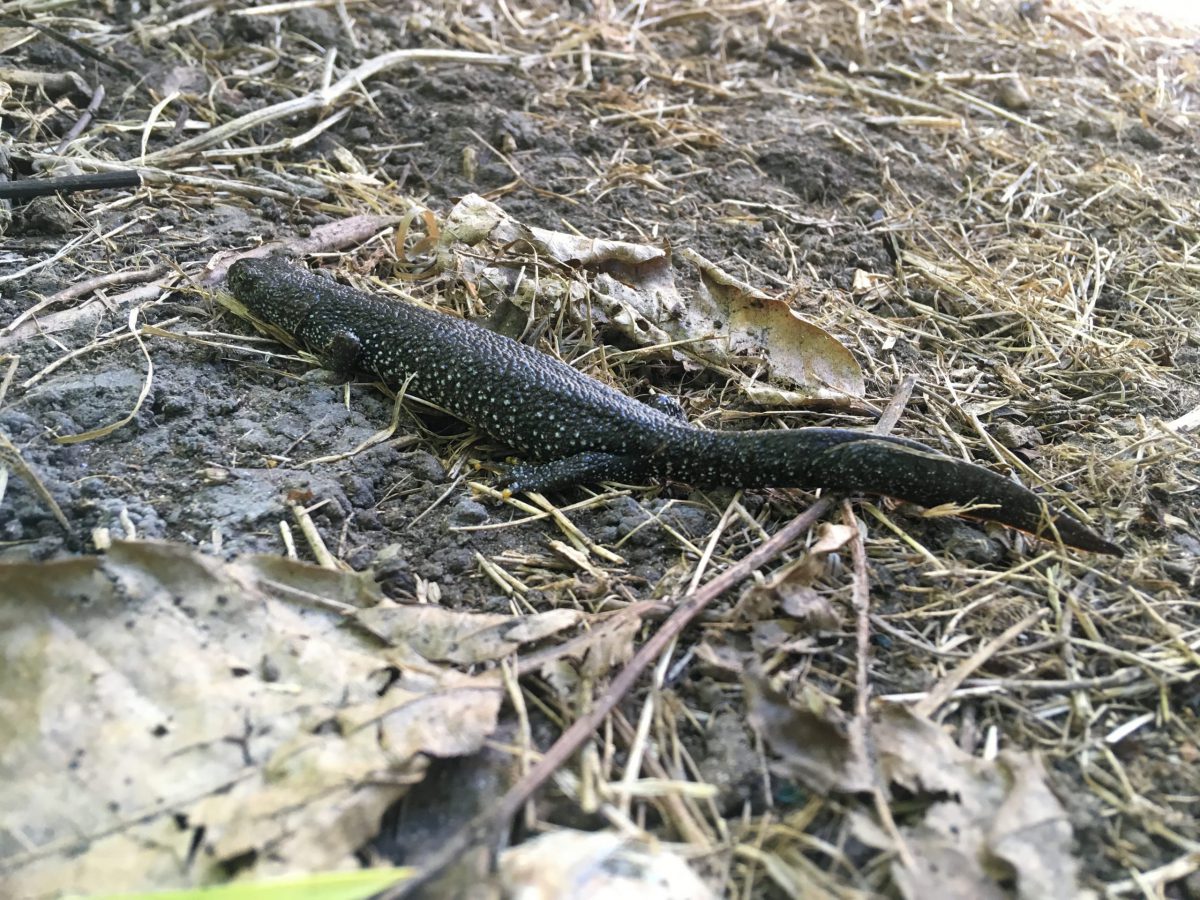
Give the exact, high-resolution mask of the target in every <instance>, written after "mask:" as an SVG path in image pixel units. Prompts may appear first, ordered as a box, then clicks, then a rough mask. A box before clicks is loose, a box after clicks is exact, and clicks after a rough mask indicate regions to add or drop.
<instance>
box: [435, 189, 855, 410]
mask: <svg viewBox="0 0 1200 900" xmlns="http://www.w3.org/2000/svg"><path fill="white" fill-rule="evenodd" d="M484 241H487V242H489V243H491V244H492V245H494V247H495V248H496V249H493V250H492V251H490V252H488V253H486V254H481V253H480V252H479V251H478V249H477V245H478V244H480V243H482V242H484ZM510 246H515V247H517V248H518V250H519V253H512V256H513V263H512V265H509V266H506V265H505V264H504V263H503V259H504V253H505V250H506V248H508V247H510ZM464 249H469V250H470V252H469V253H468V252H460V251H462V250H464ZM531 253H532V254H533V255H534V256H536V257H537V258H539V259H541V260H543V261H545V262H546V263H555V264H557V268H556V266H549V265H548V266H545V267H544V268H543V270H542V271H541V273H540V275H539V278H537V279H528V278H521V277H520V276H521V273H522V272H523V271H524V267H525V266H526V264H527V262H528V257H529V255H530V254H531ZM518 255H519V259H518V258H517V257H518ZM680 256H681V257H682V258H684V259H686V260H687V261H688V262H690V263H691V264H692V265H693V266H694V267H695V270H696V271H697V273H698V275H699V279H698V280H697V281H696V283H695V284H694V285H693V290H691V291H690V297H689V298H688V299H687V300H685V299H684V296H683V294H682V293H681V292H680V290H679V288H678V287H677V286H676V269H675V267H674V265H673V260H672V256H671V254H670V253H669V252H668V250H667V249H665V248H662V247H654V246H649V245H645V244H631V243H627V242H625V241H611V240H604V239H600V238H586V237H580V236H578V235H573V234H563V233H559V232H553V231H547V230H545V229H540V228H531V227H528V226H526V225H522V224H521V223H519V222H517V221H516V220H514V219H512V218H511V217H510V216H509V215H508V214H507V213H505V212H504V211H503V210H502V209H500V207H498V206H496V205H495V204H493V203H490V202H489V201H487V200H484V199H483V198H482V197H479V196H478V195H475V194H471V195H468V196H466V197H464V198H463V199H462V200H461V201H460V202H459V203H458V205H457V206H455V208H454V209H453V210H452V211H451V212H450V215H449V216H448V217H447V221H446V227H445V230H444V231H443V233H442V237H441V242H440V253H439V265H440V267H441V268H442V269H443V270H445V271H453V272H455V273H457V274H458V275H459V276H460V277H462V278H463V279H465V280H466V281H467V282H468V283H471V284H475V285H478V286H479V287H480V291H481V293H482V292H484V291H494V292H495V296H496V300H497V302H499V301H500V300H501V299H502V298H506V297H511V299H513V300H514V301H515V302H517V303H518V304H520V305H523V306H526V307H528V306H530V305H531V304H532V305H535V306H536V307H537V309H538V310H543V311H548V312H552V311H557V310H558V309H560V308H561V307H562V306H563V305H564V304H565V305H566V306H567V307H568V309H569V310H570V312H571V314H572V315H574V316H575V317H576V318H577V319H583V318H587V317H591V318H592V319H594V320H596V321H598V322H599V323H600V324H605V325H609V326H611V327H613V328H615V329H616V330H618V331H620V332H621V333H622V334H623V335H624V336H625V337H626V338H628V339H629V340H630V341H631V342H632V343H633V344H634V345H636V346H640V347H659V348H666V347H670V348H672V352H673V353H674V355H675V356H676V357H678V358H680V359H682V360H683V361H685V362H687V361H691V362H692V363H693V364H695V363H699V364H701V365H704V366H709V367H715V368H718V369H719V370H720V371H721V372H722V373H724V374H726V375H728V376H729V377H730V378H731V379H732V381H733V383H734V384H735V385H736V386H737V387H738V389H739V390H740V391H741V392H742V393H743V394H744V395H745V396H747V397H748V398H750V399H752V400H754V401H755V402H758V403H763V404H770V405H774V406H799V405H809V406H811V405H821V406H829V405H832V406H840V407H846V406H855V405H857V404H856V401H857V399H858V398H861V397H862V396H863V393H864V390H865V386H864V381H863V374H862V370H861V369H860V367H859V365H858V363H857V361H856V360H855V359H854V356H853V354H851V353H850V351H849V350H847V349H846V348H845V347H844V346H843V345H842V344H841V343H840V342H838V341H837V339H836V338H834V337H833V336H832V335H830V334H829V333H828V332H826V331H825V330H824V329H822V328H820V327H819V326H817V325H815V324H813V323H811V322H808V321H807V320H805V319H803V318H801V317H800V316H798V315H796V314H795V313H794V312H793V311H792V309H791V308H790V307H789V306H788V304H787V303H785V302H784V301H782V300H778V299H776V298H773V297H770V296H768V295H767V294H765V293H763V292H762V291H759V290H757V289H755V288H753V287H752V286H750V285H747V284H745V283H743V282H741V281H739V280H737V279H736V278H734V277H733V276H732V275H729V274H728V273H726V272H724V271H722V270H721V269H720V268H718V267H717V266H716V265H715V264H713V263H711V262H709V261H708V260H706V259H704V258H703V257H701V256H699V255H698V254H696V253H692V252H689V251H684V252H682V253H681V254H680ZM496 260H500V261H499V262H497V261H496ZM560 270H561V274H560ZM580 273H581V274H580ZM583 279H586V281H585V280H583ZM535 282H536V285H537V287H536V289H535V288H533V287H532V285H533V284H534V283H535ZM533 290H536V295H534V294H530V293H529V292H530V291H533ZM522 291H524V292H525V294H524V295H522Z"/></svg>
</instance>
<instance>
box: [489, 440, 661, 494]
mask: <svg viewBox="0 0 1200 900" xmlns="http://www.w3.org/2000/svg"><path fill="white" fill-rule="evenodd" d="M646 474H647V469H646V460H645V457H641V456H625V455H621V454H618V453H605V452H604V451H601V450H588V451H586V452H584V453H577V454H575V455H574V456H568V457H565V458H563V459H556V460H554V461H552V462H548V463H520V464H518V465H515V466H512V467H511V468H510V469H509V470H508V471H507V472H505V473H504V474H503V475H502V476H501V477H500V485H501V487H505V488H507V489H508V490H510V491H512V492H513V493H514V494H515V493H519V492H521V491H538V492H541V491H556V490H561V489H562V488H567V487H574V486H575V485H579V484H591V483H594V482H597V481H627V482H634V483H636V482H638V481H641V480H643V479H644V478H645V476H646Z"/></svg>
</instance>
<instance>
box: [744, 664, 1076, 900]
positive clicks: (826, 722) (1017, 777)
mask: <svg viewBox="0 0 1200 900" xmlns="http://www.w3.org/2000/svg"><path fill="white" fill-rule="evenodd" d="M747 685H748V690H747V696H748V698H749V700H750V703H751V705H750V721H751V723H752V724H753V725H754V727H755V728H757V729H758V731H759V733H760V734H761V735H762V736H763V738H764V740H765V741H766V742H767V744H768V745H769V746H770V748H771V750H772V751H773V752H774V753H775V754H777V755H778V756H779V757H780V760H779V762H778V764H777V768H778V769H780V770H781V771H784V772H786V773H787V774H788V775H791V776H793V777H795V778H797V779H799V780H801V781H803V782H804V783H806V784H807V785H808V786H810V787H811V788H813V789H814V790H818V791H821V792H836V793H858V792H861V791H864V790H868V789H870V788H871V787H872V786H873V785H874V784H876V783H878V784H879V785H880V786H883V787H885V788H886V787H887V786H890V785H899V786H901V787H903V788H904V789H905V790H906V792H908V793H909V794H910V795H912V796H913V797H914V798H917V799H925V800H927V801H928V802H929V805H928V807H926V808H925V809H924V810H923V811H921V812H917V813H913V812H908V813H906V816H905V817H904V818H903V819H901V823H902V824H900V827H899V834H900V837H901V839H902V840H903V841H904V843H905V845H906V847H907V849H908V851H909V853H908V854H907V856H908V858H909V859H912V860H913V867H912V868H908V867H906V866H905V864H904V861H903V859H904V856H903V855H902V854H899V853H897V855H896V856H895V857H894V860H893V865H892V872H893V877H894V879H895V882H896V885H897V887H898V888H899V889H900V891H901V893H902V894H903V895H904V896H905V897H909V898H914V900H915V898H926V897H972V898H975V897H982V898H1001V897H1007V896H1011V894H1010V892H1009V891H1008V890H1007V888H1005V885H1006V884H1007V883H1009V882H1011V883H1013V884H1014V885H1015V893H1016V896H1018V897H1020V898H1028V900H1033V898H1040V897H1056V898H1057V897H1063V898H1071V897H1075V896H1076V895H1077V887H1076V871H1077V865H1076V861H1075V860H1074V858H1072V856H1071V827H1070V824H1069V823H1068V821H1067V816H1066V812H1065V811H1064V809H1063V807H1062V804H1061V803H1059V801H1058V799H1057V798H1056V797H1055V796H1054V794H1053V793H1052V792H1051V790H1050V788H1049V787H1048V785H1047V784H1046V779H1045V772H1044V770H1043V769H1042V766H1041V764H1040V762H1039V761H1038V760H1037V758H1036V757H1034V756H1031V755H1029V754H1026V753H1019V752H1016V751H1009V752H1004V753H1001V754H1000V755H999V757H998V758H997V759H996V760H994V761H992V760H984V759H979V758H977V757H974V756H972V755H971V754H969V753H967V752H965V751H964V750H962V749H960V748H959V747H958V746H957V745H956V744H955V743H954V740H953V738H952V737H951V736H950V735H949V734H948V733H947V732H946V731H944V730H943V729H942V728H941V727H939V726H938V725H936V724H935V723H933V722H931V721H929V720H928V719H924V718H920V717H918V716H916V715H914V714H913V713H912V712H911V711H910V710H908V709H907V708H905V707H902V706H898V705H895V704H880V705H877V706H876V707H875V708H874V710H873V712H872V714H871V726H870V730H871V743H872V745H873V747H874V750H875V768H874V771H872V767H871V765H870V763H869V762H868V759H867V756H866V754H865V752H864V748H862V747H860V746H859V745H858V743H857V742H856V741H855V740H853V738H852V735H853V734H854V733H855V731H856V729H853V728H850V727H849V726H848V723H847V722H846V721H845V717H844V715H843V714H842V713H840V711H838V710H836V709H833V708H830V707H824V708H822V707H820V706H816V707H814V704H813V702H812V701H811V697H810V695H811V692H810V693H809V694H808V695H806V699H808V700H809V702H808V708H804V706H803V705H798V704H796V703H794V702H789V701H788V700H787V698H785V697H783V696H782V695H781V694H779V693H778V692H775V691H773V690H772V689H771V688H770V686H769V685H767V684H766V683H765V682H764V681H762V680H761V679H756V678H752V679H749V680H748V681H747ZM909 806H910V807H911V804H909ZM855 834H856V835H857V837H858V838H859V840H861V841H863V842H864V843H866V844H869V845H871V846H875V847H877V848H879V849H881V850H887V851H895V850H896V849H897V848H896V846H895V844H894V841H893V838H892V837H891V836H890V835H889V834H888V833H887V832H885V831H884V830H883V829H882V828H880V827H879V826H878V825H877V824H876V823H875V822H873V821H872V820H870V819H868V818H867V817H865V816H862V815H859V816H857V817H856V819H855Z"/></svg>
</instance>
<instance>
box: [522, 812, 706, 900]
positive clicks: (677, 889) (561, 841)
mask: <svg viewBox="0 0 1200 900" xmlns="http://www.w3.org/2000/svg"><path fill="white" fill-rule="evenodd" d="M500 883H501V885H502V886H503V889H504V896H506V897H520V898H522V900H617V898H624V897H639V898H642V897H644V898H646V900H712V898H713V897H714V896H715V895H714V894H713V893H712V891H711V890H709V888H708V887H707V886H706V885H705V884H704V882H703V881H701V880H700V878H699V877H698V876H697V875H696V874H695V873H694V872H693V871H692V870H691V869H689V868H688V866H687V863H685V862H684V861H683V860H682V859H680V858H679V857H678V856H676V855H675V854H673V853H669V852H667V851H666V850H664V849H662V848H661V847H657V848H652V847H648V846H646V845H643V844H641V843H639V842H637V841H633V840H630V839H629V838H628V837H626V836H624V835H620V834H617V833H615V832H611V831H598V832H583V831H571V830H569V829H562V830H559V831H554V832H551V833H549V834H543V835H542V836H541V837H536V838H534V839H533V840H530V841H526V842H525V843H523V844H521V845H520V846H518V847H513V848H512V849H510V850H506V851H504V853H503V854H501V856H500Z"/></svg>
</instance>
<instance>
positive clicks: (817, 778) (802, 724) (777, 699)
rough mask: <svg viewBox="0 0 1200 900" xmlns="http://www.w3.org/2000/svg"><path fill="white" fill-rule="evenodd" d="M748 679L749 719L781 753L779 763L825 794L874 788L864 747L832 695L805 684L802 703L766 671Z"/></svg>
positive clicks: (776, 750) (778, 752)
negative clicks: (781, 689)
mask: <svg viewBox="0 0 1200 900" xmlns="http://www.w3.org/2000/svg"><path fill="white" fill-rule="evenodd" d="M743 684H744V685H745V689H746V705H747V707H748V715H749V719H750V724H751V725H753V726H754V728H755V729H756V730H757V731H758V732H759V734H761V735H762V737H763V740H765V741H766V742H767V745H768V746H769V747H770V748H771V750H772V751H774V753H775V754H776V755H777V756H778V757H779V759H778V760H777V761H776V766H777V768H779V769H780V770H781V771H783V772H785V773H786V774H787V775H788V776H789V777H791V778H795V779H797V780H799V781H802V782H804V783H805V784H807V785H808V786H809V787H811V788H812V789H813V790H815V791H820V792H822V793H829V792H832V791H838V792H841V793H857V792H859V791H867V790H870V789H871V787H872V785H873V784H874V781H873V780H872V777H871V769H870V765H869V764H868V762H867V758H866V753H865V751H864V748H863V747H861V746H859V742H858V740H857V738H855V736H854V734H853V732H852V731H851V729H850V727H849V725H850V722H849V718H848V717H847V716H846V715H845V713H843V712H842V711H841V710H840V709H839V708H838V707H837V705H836V704H835V703H834V702H833V701H832V700H831V699H829V698H828V697H826V696H825V695H823V694H821V693H820V692H819V691H817V690H816V689H815V688H811V687H807V686H805V688H804V689H803V699H802V701H801V702H802V703H803V704H804V705H803V706H801V705H798V704H797V703H794V702H792V701H789V700H788V698H787V697H785V696H784V695H783V694H781V693H780V692H778V691H776V690H775V689H774V688H772V687H771V686H770V684H769V683H768V682H767V681H766V680H765V679H764V678H762V677H761V676H756V675H755V676H749V677H747V678H746V679H745V680H744V681H743Z"/></svg>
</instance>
